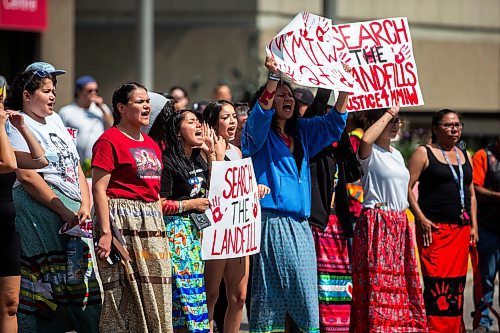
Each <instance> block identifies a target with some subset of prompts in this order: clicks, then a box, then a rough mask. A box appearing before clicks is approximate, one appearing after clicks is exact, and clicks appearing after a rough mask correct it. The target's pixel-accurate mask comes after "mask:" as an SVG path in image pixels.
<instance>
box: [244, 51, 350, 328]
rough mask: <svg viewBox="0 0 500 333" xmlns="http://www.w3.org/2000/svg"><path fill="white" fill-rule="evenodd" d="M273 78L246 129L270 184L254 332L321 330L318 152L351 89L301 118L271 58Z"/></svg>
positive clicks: (257, 259) (260, 179)
mask: <svg viewBox="0 0 500 333" xmlns="http://www.w3.org/2000/svg"><path fill="white" fill-rule="evenodd" d="M265 64H266V67H267V69H268V70H269V72H270V74H269V79H268V82H267V84H266V85H264V86H263V87H261V89H259V91H257V93H256V94H255V95H254V102H253V103H252V112H251V113H250V116H249V117H248V120H247V122H246V124H245V127H244V129H243V135H242V151H243V155H244V156H250V157H252V161H253V165H254V169H255V175H256V177H257V183H259V184H264V185H266V186H268V187H269V188H270V189H271V193H270V195H267V196H265V197H264V198H263V199H262V200H261V207H262V238H261V252H260V253H258V254H256V255H255V256H254V266H253V277H252V299H251V306H250V331H251V332H275V331H276V332H283V331H285V330H286V331H289V330H290V328H291V326H290V325H291V324H293V325H294V326H295V327H298V329H300V330H301V331H302V332H317V331H319V313H318V312H319V310H318V307H319V306H318V285H317V267H316V253H315V246H314V240H313V236H312V232H311V229H310V228H309V223H308V221H307V219H308V217H309V215H310V210H311V183H310V168H309V166H310V164H309V160H310V158H311V157H312V156H314V155H315V154H317V153H318V152H319V151H321V150H322V149H323V148H324V147H326V146H328V145H331V144H332V143H333V142H335V141H337V140H338V139H339V138H340V135H341V133H342V131H343V130H344V127H345V121H346V118H347V114H346V112H345V110H346V106H347V104H346V103H347V96H348V94H347V93H346V92H341V93H340V95H339V98H338V100H337V103H336V105H335V108H334V110H331V111H330V112H329V113H328V114H327V115H324V116H319V117H313V118H309V119H298V112H297V113H296V112H294V110H295V99H294V96H293V93H292V89H291V87H290V85H289V84H288V83H286V82H284V81H282V80H281V78H280V75H279V71H278V69H277V65H276V62H275V61H274V59H273V58H271V57H267V58H266V63H265Z"/></svg>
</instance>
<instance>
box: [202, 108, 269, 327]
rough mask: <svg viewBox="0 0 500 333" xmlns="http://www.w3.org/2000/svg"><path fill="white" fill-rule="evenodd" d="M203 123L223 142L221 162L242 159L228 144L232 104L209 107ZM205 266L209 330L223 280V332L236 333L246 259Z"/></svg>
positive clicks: (265, 191)
mask: <svg viewBox="0 0 500 333" xmlns="http://www.w3.org/2000/svg"><path fill="white" fill-rule="evenodd" d="M203 120H204V121H205V122H206V123H207V124H208V125H209V126H210V127H212V128H213V129H214V131H215V134H216V135H217V136H220V137H222V138H223V139H224V142H225V146H226V151H225V156H224V160H226V161H233V160H239V159H241V157H242V156H241V151H240V149H239V148H238V147H236V146H235V145H233V144H231V143H230V141H232V140H233V139H234V137H235V135H236V130H237V127H238V120H237V117H236V110H235V108H234V105H233V103H231V102H229V101H226V100H219V101H216V102H212V103H210V104H208V105H207V107H206V108H205V111H204V112H203ZM258 187H259V194H260V196H261V197H263V196H264V195H266V194H268V193H269V188H268V187H267V186H265V185H262V184H260V185H258ZM205 265H206V269H205V282H206V290H207V303H208V313H209V318H210V326H211V329H212V330H213V319H214V311H215V304H216V302H217V298H218V296H219V287H220V284H221V280H222V278H224V283H225V285H226V289H227V292H226V294H227V304H228V307H227V311H226V314H225V316H224V326H223V327H224V333H231V332H239V330H240V324H241V318H242V315H243V306H244V305H245V299H246V292H247V284H248V276H249V258H248V257H242V258H233V259H218V260H208V261H207V262H206V263H205ZM218 328H219V327H218ZM219 331H220V330H219ZM221 333H222V332H221Z"/></svg>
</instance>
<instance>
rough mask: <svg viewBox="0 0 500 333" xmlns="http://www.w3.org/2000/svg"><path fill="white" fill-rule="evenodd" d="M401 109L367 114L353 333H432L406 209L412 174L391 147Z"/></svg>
mask: <svg viewBox="0 0 500 333" xmlns="http://www.w3.org/2000/svg"><path fill="white" fill-rule="evenodd" d="M398 113H399V105H396V106H393V107H391V108H389V109H380V110H370V111H367V121H368V124H369V125H370V127H369V128H368V129H367V130H366V132H365V134H364V135H363V137H362V138H361V142H360V145H359V148H358V159H359V162H360V164H361V168H362V170H363V172H364V175H363V177H362V178H361V182H362V184H363V191H364V192H363V193H364V201H363V210H362V211H361V219H360V221H359V222H358V223H357V224H356V227H355V230H354V239H353V245H352V263H353V268H352V282H353V291H352V308H351V320H350V325H351V326H350V329H351V332H389V331H395V332H427V326H426V318H425V310H424V303H423V299H422V288H421V287H420V280H419V276H418V271H417V262H416V259H415V252H414V249H413V244H414V243H413V237H412V233H411V229H410V226H409V224H408V219H407V216H406V211H405V210H406V209H407V208H408V200H407V188H408V181H409V179H410V175H409V174H408V170H407V169H406V167H405V164H404V160H403V156H401V153H400V152H399V151H398V150H397V149H396V148H394V147H392V146H391V140H392V139H394V138H395V137H396V135H397V134H398V132H399V129H400V126H401V119H400V118H399V116H398Z"/></svg>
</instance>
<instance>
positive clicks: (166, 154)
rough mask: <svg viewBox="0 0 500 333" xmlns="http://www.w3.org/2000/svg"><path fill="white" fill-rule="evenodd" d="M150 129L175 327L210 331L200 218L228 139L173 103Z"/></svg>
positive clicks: (193, 114)
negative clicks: (159, 151)
mask: <svg viewBox="0 0 500 333" xmlns="http://www.w3.org/2000/svg"><path fill="white" fill-rule="evenodd" d="M149 134H150V135H151V137H152V138H153V139H154V140H155V141H156V142H157V143H158V145H159V146H160V147H162V148H163V155H162V159H163V174H162V180H161V191H160V196H161V198H162V202H163V215H164V219H165V226H166V229H167V236H168V238H169V241H170V242H169V244H170V251H171V254H172V279H173V281H172V285H173V295H172V308H173V312H172V320H173V326H174V330H176V331H186V330H187V331H188V332H198V333H203V332H209V331H210V326H209V321H208V309H207V301H206V293H205V280H204V277H203V273H204V270H205V263H204V262H203V260H202V259H201V235H202V231H201V228H202V225H201V224H202V223H201V222H202V220H203V217H204V215H203V214H204V212H205V210H206V209H207V208H208V206H209V202H208V199H207V190H208V176H209V173H208V168H209V165H210V163H211V161H215V160H219V161H220V160H223V159H224V153H225V148H226V145H225V143H224V142H223V139H222V138H221V137H218V138H216V137H215V134H214V132H213V130H211V129H210V128H209V127H208V126H207V125H202V124H201V123H200V121H199V120H198V118H197V116H196V114H195V113H194V112H192V111H191V110H178V111H174V110H173V107H172V104H171V103H167V104H166V105H165V107H164V108H163V110H162V111H161V112H160V114H159V115H158V117H157V118H156V120H155V122H154V124H153V127H152V128H151V131H150V132H149ZM198 218H200V219H198Z"/></svg>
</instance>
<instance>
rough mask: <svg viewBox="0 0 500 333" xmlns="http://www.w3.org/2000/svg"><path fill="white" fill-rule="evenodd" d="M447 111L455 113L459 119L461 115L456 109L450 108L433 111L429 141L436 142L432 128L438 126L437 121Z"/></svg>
mask: <svg viewBox="0 0 500 333" xmlns="http://www.w3.org/2000/svg"><path fill="white" fill-rule="evenodd" d="M448 113H453V114H456V115H457V117H458V119H461V118H462V117H461V116H460V114H459V113H458V112H457V111H454V110H451V109H442V110H439V111H438V112H436V113H434V115H433V116H432V123H431V125H432V129H431V142H432V143H436V140H437V137H436V133H435V132H434V129H435V128H436V127H438V126H439V122H440V121H441V120H442V119H443V117H444V116H446V115H447V114H448Z"/></svg>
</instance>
